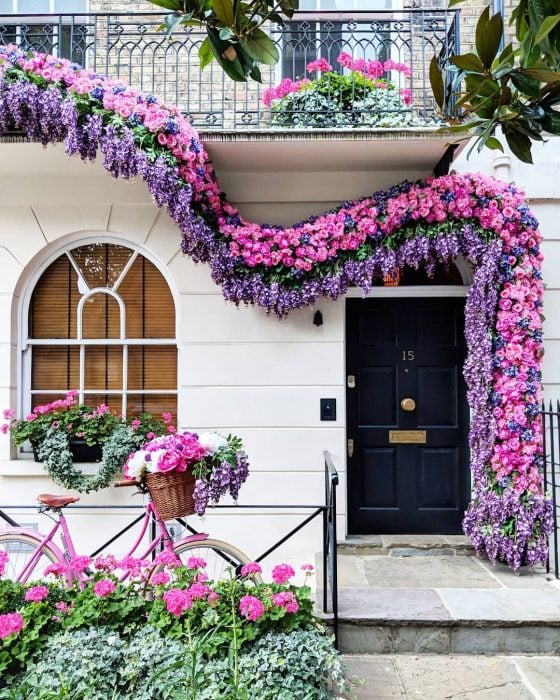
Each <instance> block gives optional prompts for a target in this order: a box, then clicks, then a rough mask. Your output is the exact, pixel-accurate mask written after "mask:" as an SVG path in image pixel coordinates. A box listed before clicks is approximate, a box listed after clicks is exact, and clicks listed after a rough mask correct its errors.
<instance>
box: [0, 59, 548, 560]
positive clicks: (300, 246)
mask: <svg viewBox="0 0 560 700" xmlns="http://www.w3.org/2000/svg"><path fill="white" fill-rule="evenodd" d="M10 130H23V131H24V132H26V133H27V135H28V136H29V138H30V139H32V140H38V141H41V143H43V144H44V145H46V144H49V143H52V142H59V141H64V143H65V147H66V151H67V153H68V154H69V155H73V154H79V155H80V157H81V158H82V159H84V160H93V159H94V158H95V157H96V155H97V152H98V151H100V152H101V153H102V155H103V164H104V167H105V168H106V169H107V170H108V171H109V172H110V173H111V174H112V175H113V176H114V177H124V178H132V177H140V178H142V179H143V180H144V181H145V182H146V184H147V186H148V189H149V191H150V192H151V194H152V196H153V198H154V200H155V202H156V203H157V205H158V206H165V207H166V208H167V210H168V212H169V214H170V215H171V217H172V218H173V219H174V220H175V222H176V223H177V226H178V227H179V229H180V230H181V232H182V248H183V251H184V252H185V253H186V254H188V255H190V256H191V258H192V259H193V260H195V261H197V262H205V263H207V264H208V265H209V266H210V270H211V274H212V277H213V279H214V280H215V282H216V283H217V284H219V285H221V287H222V290H223V294H224V297H225V298H226V299H228V300H231V301H233V302H235V303H236V304H239V303H240V302H244V303H246V304H257V305H259V306H261V307H263V308H264V309H266V310H267V311H268V312H274V313H276V314H277V315H278V316H279V317H283V316H285V315H286V314H288V313H289V312H290V311H291V310H292V309H297V308H301V307H304V306H307V305H309V304H312V303H313V302H315V301H316V300H317V299H319V298H320V297H322V296H326V297H330V298H332V299H336V298H337V297H339V296H340V295H342V294H344V293H345V292H346V290H347V289H348V288H349V287H351V286H359V287H361V288H362V289H363V290H364V292H365V291H367V290H368V289H369V288H370V287H371V285H372V283H373V280H374V279H375V278H377V277H380V276H384V275H386V274H391V273H394V272H396V271H397V270H399V269H400V268H402V267H404V266H405V265H406V266H411V267H413V268H418V267H419V266H421V265H422V266H424V267H426V268H427V270H428V271H430V270H433V269H434V267H435V265H436V264H437V263H438V262H440V261H444V262H450V261H452V260H453V259H454V258H456V257H457V256H458V255H463V256H464V257H465V258H466V259H467V260H469V262H470V263H471V264H472V266H473V269H474V280H473V283H472V286H471V288H470V290H469V293H468V296H467V303H466V308H465V317H466V318H465V320H466V329H465V334H466V339H467V344H468V358H467V361H466V364H465V368H464V374H465V378H466V382H467V386H468V400H469V404H470V408H471V428H470V450H471V463H472V465H471V466H472V474H473V496H472V501H471V504H470V506H469V508H468V510H467V513H466V516H465V520H464V530H465V532H466V533H467V534H468V535H469V536H470V538H471V540H472V542H473V544H474V546H475V548H476V550H477V551H478V552H482V551H486V552H487V554H488V556H489V557H490V559H491V560H493V561H494V560H496V559H497V558H498V559H501V560H503V561H505V562H507V563H508V564H509V565H510V566H512V567H513V569H515V570H518V569H519V567H520V566H521V565H522V564H534V563H536V562H544V561H545V559H546V556H547V538H548V535H549V533H550V532H551V529H552V511H551V503H550V500H549V499H548V498H547V497H546V496H545V495H544V493H543V491H544V489H543V478H542V473H541V471H542V460H543V453H542V452H543V451H542V428H541V422H540V420H539V415H538V413H539V405H540V402H541V374H540V364H541V356H542V352H543V343H542V332H541V325H542V316H541V306H542V295H543V284H542V281H541V272H540V268H541V261H542V254H541V253H540V252H539V242H540V240H541V238H540V235H539V233H538V230H537V226H538V224H537V221H536V220H535V219H534V217H533V216H532V214H531V212H530V211H529V209H528V207H527V205H526V203H525V200H524V197H523V194H522V193H521V192H519V191H518V190H517V189H516V188H515V187H513V186H512V185H508V184H505V183H503V182H499V181H496V180H493V179H490V178H487V177H484V176H482V175H478V174H474V175H473V174H470V175H450V176H445V177H439V178H436V179H434V178H428V179H426V180H424V181H422V182H417V183H410V182H403V183H401V184H400V185H397V186H395V187H392V188H391V189H389V190H388V191H386V192H378V193H376V194H375V195H373V196H372V197H367V198H364V199H360V200H358V201H354V202H345V203H344V204H342V205H341V206H340V207H338V208H337V209H334V210H332V211H329V212H327V213H325V214H323V215H322V216H318V217H311V218H309V219H307V220H306V221H303V222H301V223H299V224H295V225H294V226H292V227H290V228H284V227H282V226H269V225H260V224H257V223H253V222H249V221H246V220H245V219H243V218H242V217H241V216H240V214H239V213H238V212H237V211H236V209H235V207H233V206H232V205H231V204H230V203H229V202H228V201H227V200H226V198H225V195H224V194H223V193H222V192H221V191H220V188H219V185H218V183H217V181H216V176H215V173H214V171H213V169H212V167H211V165H210V163H209V161H208V156H207V154H206V152H205V150H204V147H203V145H202V144H201V142H200V140H199V138H198V135H197V133H196V132H195V130H194V129H193V128H192V126H191V125H190V124H189V123H188V122H187V121H186V120H185V118H184V117H183V116H182V115H181V114H180V112H179V110H178V109H177V108H175V107H166V106H165V105H162V104H160V103H158V101H157V100H156V99H155V98H154V97H153V96H151V95H145V94H142V93H139V92H137V91H135V90H133V89H132V88H130V87H127V86H126V85H124V84H121V83H118V82H115V81H113V80H111V79H108V78H104V77H100V76H97V75H95V74H94V73H92V72H91V71H88V70H84V69H82V68H80V66H77V65H75V64H71V63H69V62H68V61H65V60H62V59H55V58H52V57H50V56H46V55H39V54H24V53H23V52H21V51H19V50H18V49H16V48H14V47H4V48H2V47H0V133H2V132H7V131H10Z"/></svg>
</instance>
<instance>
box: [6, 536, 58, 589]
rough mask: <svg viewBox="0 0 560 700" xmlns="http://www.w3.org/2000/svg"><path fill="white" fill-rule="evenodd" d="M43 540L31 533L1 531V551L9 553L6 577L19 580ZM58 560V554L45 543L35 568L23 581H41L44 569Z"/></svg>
mask: <svg viewBox="0 0 560 700" xmlns="http://www.w3.org/2000/svg"><path fill="white" fill-rule="evenodd" d="M40 543H41V540H40V539H39V538H37V539H35V538H34V537H31V535H25V534H18V535H11V534H10V533H7V532H6V533H0V552H5V553H6V554H7V555H8V561H7V562H6V566H5V569H4V576H5V578H7V579H9V580H10V581H18V580H19V578H18V577H19V576H20V575H21V574H22V572H23V570H24V569H25V567H26V566H27V564H28V562H29V561H30V560H31V558H32V557H33V555H34V554H35V552H36V551H37V549H38V547H39V545H40ZM57 561H58V557H57V556H56V554H55V553H54V552H53V551H52V549H50V548H49V547H48V545H45V546H44V547H43V548H42V551H41V555H40V556H39V558H38V559H37V561H36V562H35V565H34V566H33V569H32V570H31V571H29V572H28V573H27V574H26V577H25V580H24V581H22V583H30V582H34V581H39V580H41V579H42V578H43V571H44V570H45V568H46V567H47V566H48V565H49V564H55V563H56V562H57Z"/></svg>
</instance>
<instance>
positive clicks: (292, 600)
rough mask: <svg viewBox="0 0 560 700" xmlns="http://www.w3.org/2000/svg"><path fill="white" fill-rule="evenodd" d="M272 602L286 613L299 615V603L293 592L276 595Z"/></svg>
mask: <svg viewBox="0 0 560 700" xmlns="http://www.w3.org/2000/svg"><path fill="white" fill-rule="evenodd" d="M272 602H273V603H274V605H276V607H278V608H284V610H285V611H286V612H289V613H297V611H298V610H299V603H298V602H297V598H296V597H295V595H294V594H293V593H292V592H291V591H284V592H282V593H275V594H274V595H273V596H272Z"/></svg>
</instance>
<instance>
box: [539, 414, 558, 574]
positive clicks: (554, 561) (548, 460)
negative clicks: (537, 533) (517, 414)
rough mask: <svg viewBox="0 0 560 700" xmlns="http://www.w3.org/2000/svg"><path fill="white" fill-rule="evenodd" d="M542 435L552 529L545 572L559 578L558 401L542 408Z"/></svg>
mask: <svg viewBox="0 0 560 700" xmlns="http://www.w3.org/2000/svg"><path fill="white" fill-rule="evenodd" d="M541 415H542V421H543V435H544V479H545V484H546V489H547V492H548V493H549V494H550V496H551V499H552V508H553V517H554V530H553V532H552V537H551V538H550V548H549V555H548V564H547V572H550V571H553V572H554V575H555V576H556V578H560V561H559V560H560V401H556V406H554V405H553V403H552V401H550V402H549V404H548V408H547V407H546V406H545V405H544V404H543V405H542V410H541Z"/></svg>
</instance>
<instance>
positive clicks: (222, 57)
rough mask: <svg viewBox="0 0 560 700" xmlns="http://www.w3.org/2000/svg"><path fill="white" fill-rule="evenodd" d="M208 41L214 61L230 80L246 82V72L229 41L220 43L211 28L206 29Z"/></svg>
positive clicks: (217, 35) (215, 31) (216, 32)
mask: <svg viewBox="0 0 560 700" xmlns="http://www.w3.org/2000/svg"><path fill="white" fill-rule="evenodd" d="M206 31H207V32H208V39H209V42H210V45H211V47H212V53H213V54H214V56H215V58H216V60H217V61H218V63H219V64H220V65H221V67H222V68H223V69H224V71H225V72H226V74H227V75H229V77H230V78H231V79H232V80H235V81H237V82H246V81H247V73H248V71H245V70H244V67H243V64H242V63H241V61H240V60H239V57H238V55H237V51H236V48H235V46H233V44H231V43H230V42H229V41H222V39H220V34H219V32H218V31H217V30H216V29H214V28H213V27H207V28H206Z"/></svg>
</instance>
